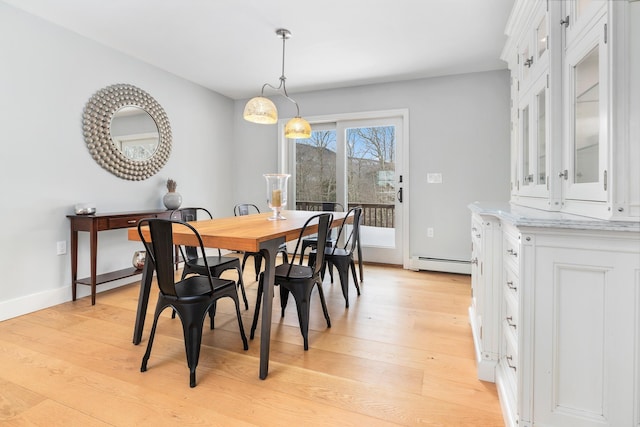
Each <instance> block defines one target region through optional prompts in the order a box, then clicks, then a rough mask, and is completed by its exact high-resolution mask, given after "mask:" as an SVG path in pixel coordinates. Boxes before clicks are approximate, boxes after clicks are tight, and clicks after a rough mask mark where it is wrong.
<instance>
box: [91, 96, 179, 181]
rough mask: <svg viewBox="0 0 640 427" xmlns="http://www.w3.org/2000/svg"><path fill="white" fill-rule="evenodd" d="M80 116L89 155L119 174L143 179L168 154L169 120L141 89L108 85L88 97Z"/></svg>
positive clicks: (151, 174) (156, 168)
mask: <svg viewBox="0 0 640 427" xmlns="http://www.w3.org/2000/svg"><path fill="white" fill-rule="evenodd" d="M82 119H83V120H82V124H83V126H82V127H83V131H84V139H85V142H86V143H87V148H88V149H89V152H90V153H91V156H92V157H93V158H94V159H95V160H96V162H98V164H99V165H100V166H102V167H103V168H105V169H106V170H108V171H109V172H111V173H113V174H114V175H116V176H119V177H120V178H123V179H129V180H135V181H139V180H143V179H147V178H149V177H150V176H153V175H155V174H156V173H157V172H158V171H159V170H160V169H161V168H162V166H164V164H165V163H166V162H167V160H168V158H169V154H170V153H171V128H170V126H169V120H168V118H167V115H166V114H165V112H164V110H163V109H162V107H161V106H160V104H158V103H157V102H156V100H155V99H153V98H152V97H151V96H150V95H149V94H147V93H146V92H145V91H143V90H142V89H139V88H137V87H135V86H131V85H126V84H117V85H112V86H108V87H106V88H104V89H102V90H100V91H98V92H97V93H96V94H94V95H93V96H92V97H91V99H89V102H87V105H86V106H85V109H84V114H83V117H82Z"/></svg>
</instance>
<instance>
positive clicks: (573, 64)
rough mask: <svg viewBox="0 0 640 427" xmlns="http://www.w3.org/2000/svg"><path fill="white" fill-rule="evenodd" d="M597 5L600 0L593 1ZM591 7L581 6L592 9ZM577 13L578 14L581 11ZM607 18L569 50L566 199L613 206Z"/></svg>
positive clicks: (565, 67) (569, 47)
mask: <svg viewBox="0 0 640 427" xmlns="http://www.w3.org/2000/svg"><path fill="white" fill-rule="evenodd" d="M592 1H595V0H592ZM587 3H589V2H588V1H586V0H584V1H578V2H576V8H577V7H578V6H580V7H582V8H586V10H589V8H588V4H587ZM578 9H579V8H577V9H576V10H578ZM606 31H607V28H606V16H602V17H601V18H600V20H599V21H597V22H596V23H595V24H594V26H593V27H592V29H591V31H589V32H586V33H585V36H584V37H582V38H581V39H579V40H575V43H573V44H572V45H568V46H567V49H566V56H565V58H566V61H565V65H564V69H565V81H564V83H565V84H564V86H565V93H564V100H565V113H566V114H567V116H566V117H567V119H568V120H567V126H566V128H565V138H564V140H565V144H566V146H565V150H564V166H565V170H564V171H563V172H562V176H563V177H564V180H565V181H564V182H565V185H564V188H565V191H564V194H565V199H570V200H588V201H607V190H608V186H609V180H610V177H609V176H608V171H607V164H608V149H609V138H608V127H609V118H608V111H609V106H608V101H607V95H606V94H607V93H608V84H609V83H608V72H607V65H606V64H607V63H608V61H607V55H608V50H607V43H606V39H607V33H606Z"/></svg>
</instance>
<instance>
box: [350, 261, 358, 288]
mask: <svg viewBox="0 0 640 427" xmlns="http://www.w3.org/2000/svg"><path fill="white" fill-rule="evenodd" d="M349 264H351V274H352V275H353V283H355V285H356V291H358V296H360V286H359V285H358V278H357V277H356V263H355V262H354V261H353V259H352V260H351V262H350V263H349Z"/></svg>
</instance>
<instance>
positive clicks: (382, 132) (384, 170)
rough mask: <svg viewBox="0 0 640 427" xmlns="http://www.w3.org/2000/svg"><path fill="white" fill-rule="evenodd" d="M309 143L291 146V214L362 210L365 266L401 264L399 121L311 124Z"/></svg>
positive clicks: (381, 119) (378, 119)
mask: <svg viewBox="0 0 640 427" xmlns="http://www.w3.org/2000/svg"><path fill="white" fill-rule="evenodd" d="M311 127H312V135H311V138H309V139H306V140H296V141H290V144H291V145H290V147H291V149H290V150H289V153H290V154H289V162H288V163H289V164H290V165H291V166H290V169H291V171H292V172H293V173H292V174H293V175H294V176H293V177H292V178H293V179H292V180H291V181H292V185H293V186H294V191H293V194H295V206H296V209H305V210H308V209H314V210H321V209H323V208H324V209H326V208H327V207H328V206H331V203H333V202H337V203H340V204H341V205H342V206H344V207H345V210H347V209H349V208H351V207H354V206H361V207H362V208H363V216H362V226H361V247H362V251H363V258H364V260H366V261H371V262H381V263H387V264H403V250H402V249H403V244H402V217H403V211H402V209H403V204H402V197H403V194H402V192H403V189H402V186H403V182H402V168H401V167H400V166H401V165H400V164H399V162H398V159H401V158H402V157H401V156H399V155H398V153H399V152H400V149H401V146H402V136H403V126H402V117H383V118H375V119H359V120H337V121H335V122H323V123H316V124H314V123H313V122H312V125H311Z"/></svg>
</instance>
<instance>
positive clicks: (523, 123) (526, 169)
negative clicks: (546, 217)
mask: <svg viewBox="0 0 640 427" xmlns="http://www.w3.org/2000/svg"><path fill="white" fill-rule="evenodd" d="M548 92H549V88H548V87H547V76H546V74H545V75H543V76H540V78H538V80H537V81H536V82H535V84H534V85H532V86H531V88H530V90H529V92H528V93H527V95H526V96H523V97H522V99H521V101H523V102H521V104H520V111H519V116H520V117H519V140H520V144H519V146H520V168H518V169H519V170H520V174H519V184H520V194H521V195H523V196H533V197H547V196H548V193H549V186H548V185H547V183H548V181H549V176H548V170H549V149H548V147H549V142H548V141H549V117H548V111H549V95H548Z"/></svg>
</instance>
